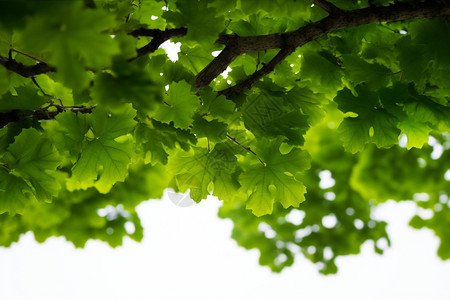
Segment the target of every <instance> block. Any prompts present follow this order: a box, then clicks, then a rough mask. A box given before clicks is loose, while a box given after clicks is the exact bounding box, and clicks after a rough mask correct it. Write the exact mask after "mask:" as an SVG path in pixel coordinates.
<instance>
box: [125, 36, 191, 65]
mask: <svg viewBox="0 0 450 300" xmlns="http://www.w3.org/2000/svg"><path fill="white" fill-rule="evenodd" d="M129 34H130V35H132V36H135V37H138V36H151V37H153V39H152V40H151V42H150V43H148V44H147V45H145V46H144V47H142V48H139V49H138V50H137V53H138V55H137V56H136V57H133V58H131V59H129V61H133V60H135V59H137V58H139V57H141V56H144V55H146V54H149V53H153V52H155V51H156V50H157V49H158V48H159V46H161V44H162V43H164V42H165V41H167V40H169V39H171V38H175V37H183V36H185V35H186V34H187V29H186V28H176V29H166V30H164V31H163V30H159V29H145V28H139V29H136V30H134V31H132V32H130V33H129Z"/></svg>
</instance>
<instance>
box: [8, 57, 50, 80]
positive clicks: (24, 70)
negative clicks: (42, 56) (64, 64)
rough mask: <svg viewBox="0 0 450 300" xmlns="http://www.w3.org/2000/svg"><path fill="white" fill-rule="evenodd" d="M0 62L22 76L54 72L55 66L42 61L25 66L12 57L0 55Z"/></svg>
mask: <svg viewBox="0 0 450 300" xmlns="http://www.w3.org/2000/svg"><path fill="white" fill-rule="evenodd" d="M0 64H1V65H3V66H4V67H5V68H6V69H7V70H9V71H12V72H15V73H17V74H19V75H21V76H23V77H32V76H35V75H39V74H43V73H49V72H56V68H54V67H52V66H50V65H48V64H47V63H44V62H39V63H37V64H35V65H33V66H27V65H24V64H22V63H20V62H17V61H15V60H14V59H9V58H7V57H4V56H1V55H0Z"/></svg>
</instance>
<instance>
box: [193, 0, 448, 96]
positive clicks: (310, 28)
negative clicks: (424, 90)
mask: <svg viewBox="0 0 450 300" xmlns="http://www.w3.org/2000/svg"><path fill="white" fill-rule="evenodd" d="M314 2H315V3H316V4H317V5H318V6H320V7H323V8H324V9H326V10H327V11H329V13H330V15H329V16H327V17H326V18H324V19H322V20H319V21H317V22H314V23H310V24H308V25H306V26H303V27H301V28H299V29H297V30H295V31H291V32H286V33H276V34H269V35H261V36H246V37H240V36H237V35H226V36H222V37H220V38H219V39H218V40H217V41H216V43H218V44H223V45H225V49H224V50H223V51H222V53H224V54H223V55H219V56H218V57H216V58H215V59H214V60H213V61H211V63H209V64H208V65H207V66H206V67H205V68H204V69H203V70H202V71H201V72H200V73H199V74H198V75H197V78H196V81H195V87H196V88H197V89H202V88H204V87H205V86H207V85H208V84H209V83H210V82H211V81H212V80H213V79H214V78H216V77H217V75H219V74H220V73H222V72H223V71H225V69H226V68H227V67H228V65H229V64H230V63H231V62H232V61H233V60H234V59H235V58H236V57H238V56H239V55H241V54H244V53H247V52H255V51H263V50H269V49H281V51H280V52H279V53H278V54H277V56H276V57H275V58H274V59H273V60H272V61H270V62H269V64H267V65H266V66H265V67H263V68H262V69H261V70H258V71H256V72H255V73H254V74H252V75H250V76H249V77H248V78H247V79H246V80H245V81H244V82H242V83H240V84H238V85H236V86H233V87H231V88H228V89H226V90H224V91H222V92H221V93H222V94H224V95H233V94H237V93H240V92H242V91H243V90H245V89H249V88H251V87H252V85H253V84H254V83H256V82H257V81H258V80H259V79H261V78H262V77H263V76H265V75H266V74H268V73H270V72H272V71H273V70H274V69H275V67H276V66H277V65H278V64H280V63H281V62H282V61H283V60H284V58H285V57H287V56H288V55H285V54H286V53H289V51H291V50H292V49H295V48H297V47H301V46H303V45H305V44H306V43H308V42H310V41H313V40H315V39H318V38H320V37H322V36H324V35H326V34H327V33H330V32H334V31H336V30H339V29H343V28H348V27H354V26H359V25H364V24H369V23H375V22H396V21H405V20H412V19H420V18H433V17H439V16H448V15H450V1H441V0H428V1H425V2H421V3H414V4H407V3H396V4H393V5H389V6H382V7H375V6H370V7H367V8H361V9H355V10H351V11H344V10H340V9H339V8H337V7H336V8H332V6H331V5H332V4H331V3H329V2H328V1H314ZM333 6H334V5H333ZM230 48H232V50H230ZM291 52H292V51H291ZM222 53H221V54H222ZM283 55H285V56H284V58H283V59H280V57H282V56H283Z"/></svg>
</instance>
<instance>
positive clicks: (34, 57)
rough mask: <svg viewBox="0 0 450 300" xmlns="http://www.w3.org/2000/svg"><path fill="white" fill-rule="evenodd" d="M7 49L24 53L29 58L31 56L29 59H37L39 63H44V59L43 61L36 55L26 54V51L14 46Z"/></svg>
mask: <svg viewBox="0 0 450 300" xmlns="http://www.w3.org/2000/svg"><path fill="white" fill-rule="evenodd" d="M9 50H10V51H11V52H16V53H19V54H22V55H24V56H26V57H29V58H31V59H34V60H35V61H38V62H40V63H44V64H45V63H46V62H45V61H43V60H42V59H40V58H37V57H36V56H33V55H31V54H28V53H26V52H23V51H20V50H17V49H15V48H10V49H9Z"/></svg>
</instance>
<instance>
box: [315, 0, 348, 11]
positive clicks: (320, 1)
mask: <svg viewBox="0 0 450 300" xmlns="http://www.w3.org/2000/svg"><path fill="white" fill-rule="evenodd" d="M312 2H313V3H314V5H317V6H318V7H320V8H321V9H323V10H325V11H326V12H327V13H329V14H330V15H331V14H338V13H341V12H342V10H341V9H340V8H339V7H337V6H336V5H334V4H333V3H330V2H328V1H326V0H312Z"/></svg>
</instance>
